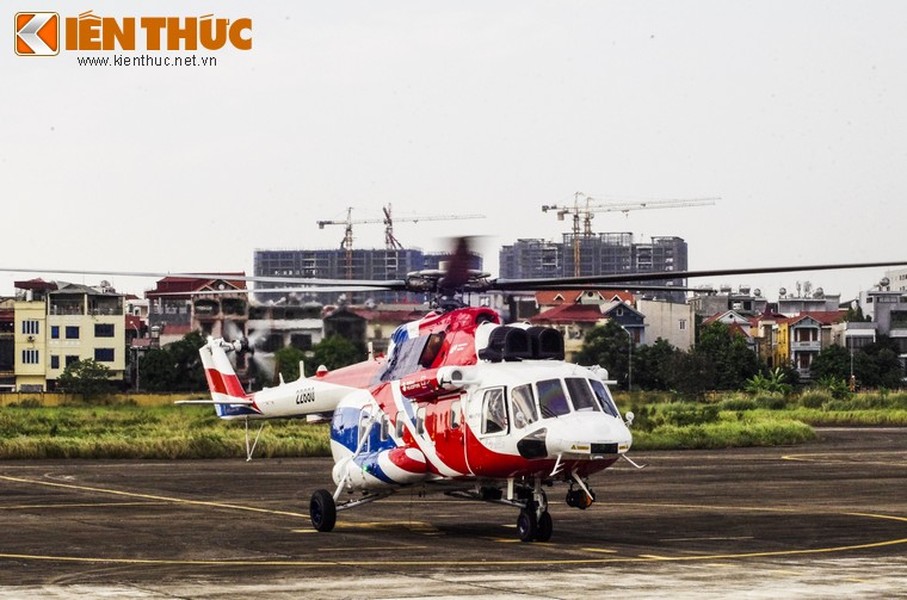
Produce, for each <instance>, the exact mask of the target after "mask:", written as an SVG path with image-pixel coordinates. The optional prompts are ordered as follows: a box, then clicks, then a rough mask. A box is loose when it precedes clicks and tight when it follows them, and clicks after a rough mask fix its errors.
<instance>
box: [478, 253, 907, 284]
mask: <svg viewBox="0 0 907 600" xmlns="http://www.w3.org/2000/svg"><path fill="white" fill-rule="evenodd" d="M904 265H907V260H899V261H880V262H864V263H837V264H824V265H789V266H779V267H749V268H742V269H740V268H738V269H709V270H701V271H662V272H657V273H619V274H613V275H588V276H579V277H549V278H543V279H500V278H499V279H494V280H492V281H491V282H490V284H489V289H499V290H514V291H517V290H540V289H550V288H551V287H555V288H561V289H564V288H567V289H569V288H570V287H571V286H578V285H596V286H601V287H628V288H630V287H633V283H632V282H634V281H657V280H665V279H693V278H700V277H724V276H728V275H760V274H766V273H792V272H796V271H834V270H846V269H868V268H875V267H898V266H904ZM676 289H678V290H679V289H680V288H676Z"/></svg>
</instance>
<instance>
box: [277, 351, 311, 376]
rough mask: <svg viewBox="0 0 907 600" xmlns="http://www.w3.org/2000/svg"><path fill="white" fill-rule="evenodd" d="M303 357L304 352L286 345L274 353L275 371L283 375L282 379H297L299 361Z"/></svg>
mask: <svg viewBox="0 0 907 600" xmlns="http://www.w3.org/2000/svg"><path fill="white" fill-rule="evenodd" d="M304 358H305V352H303V351H302V350H300V349H299V348H296V347H295V346H287V347H285V348H281V349H280V350H278V351H277V352H275V353H274V360H275V362H276V365H277V372H278V373H280V374H281V375H283V379H284V381H295V380H296V379H299V361H301V360H303V359H304Z"/></svg>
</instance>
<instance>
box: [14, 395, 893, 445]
mask: <svg viewBox="0 0 907 600" xmlns="http://www.w3.org/2000/svg"><path fill="white" fill-rule="evenodd" d="M616 400H617V403H618V405H619V406H620V407H621V408H622V409H623V410H628V409H629V410H632V411H633V412H634V413H635V415H636V419H635V421H634V424H633V427H632V431H633V438H634V442H633V446H634V448H636V449H638V450H646V449H664V450H668V449H693V448H730V447H742V446H777V445H791V444H799V443H803V442H807V441H809V440H812V439H814V437H815V434H814V432H813V430H812V427H821V426H886V427H907V393H904V392H884V391H882V392H873V393H861V394H851V395H848V396H846V397H842V398H835V397H834V396H833V395H832V394H831V393H829V392H827V391H824V390H807V391H805V392H803V393H802V394H800V395H792V396H787V397H785V396H782V395H777V394H767V393H762V394H759V395H755V396H754V395H748V394H743V393H729V394H723V395H719V394H716V395H712V396H710V397H709V398H708V399H707V400H706V401H705V402H696V401H686V400H682V399H681V398H679V396H678V395H676V394H671V393H658V394H645V393H641V392H634V393H633V394H616ZM253 424H254V423H253ZM255 430H257V425H256V426H255ZM255 454H256V456H265V457H289V456H301V457H305V456H330V434H329V427H328V425H327V424H325V423H320V424H310V423H306V422H305V421H304V420H283V419H276V420H273V421H267V422H266V424H265V428H264V431H263V432H262V434H261V438H260V439H259V442H258V445H257V447H256V450H255ZM244 457H245V429H244V425H243V422H242V421H222V420H221V419H218V418H217V416H216V415H215V414H214V411H213V409H211V407H208V406H173V405H170V404H168V405H163V406H148V405H146V406H140V405H136V404H135V403H119V404H111V405H105V406H91V405H74V404H67V405H65V406H56V407H43V406H37V405H35V403H34V402H22V403H21V404H20V405H10V406H5V407H0V459H36V458H90V459H100V458H136V459H181V458H244Z"/></svg>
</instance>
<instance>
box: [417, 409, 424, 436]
mask: <svg viewBox="0 0 907 600" xmlns="http://www.w3.org/2000/svg"><path fill="white" fill-rule="evenodd" d="M416 433H417V434H419V435H423V434H424V433H425V407H424V406H423V407H422V408H420V409H419V410H417V411H416Z"/></svg>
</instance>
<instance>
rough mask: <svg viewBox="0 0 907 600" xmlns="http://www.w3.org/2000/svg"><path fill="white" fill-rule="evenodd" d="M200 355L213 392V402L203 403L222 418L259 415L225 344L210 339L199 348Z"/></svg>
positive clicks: (209, 388)
mask: <svg viewBox="0 0 907 600" xmlns="http://www.w3.org/2000/svg"><path fill="white" fill-rule="evenodd" d="M198 353H199V356H201V359H202V366H204V368H205V378H206V379H207V380H208V390H209V391H210V392H211V401H210V402H209V401H202V403H204V404H213V405H214V410H215V411H216V412H217V416H218V417H221V418H229V417H238V416H245V415H253V414H258V413H259V411H257V410H256V409H255V406H254V403H253V402H252V400H251V399H250V398H249V397H248V396H247V395H246V392H245V390H243V387H242V383H240V381H239V377H238V376H237V375H236V371H235V370H234V369H233V365H232V364H231V363H230V359H229V358H228V357H227V353H226V351H225V350H224V342H223V341H222V340H216V339H209V340H208V343H207V344H205V345H204V346H202V347H201V348H199V351H198ZM194 403H196V404H198V403H199V402H194Z"/></svg>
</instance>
